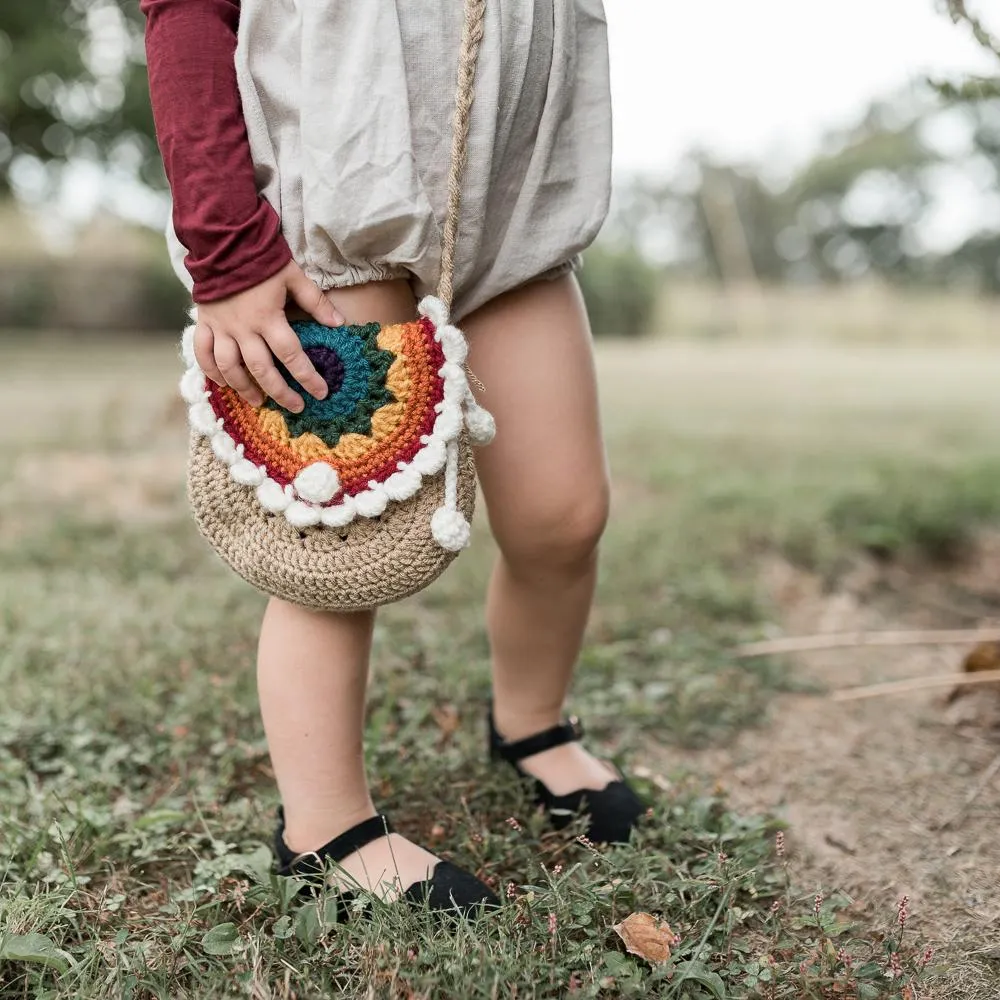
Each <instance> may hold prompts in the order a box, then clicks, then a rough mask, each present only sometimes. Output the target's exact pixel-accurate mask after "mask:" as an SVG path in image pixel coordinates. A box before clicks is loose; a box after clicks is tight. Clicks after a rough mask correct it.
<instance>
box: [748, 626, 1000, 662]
mask: <svg viewBox="0 0 1000 1000" xmlns="http://www.w3.org/2000/svg"><path fill="white" fill-rule="evenodd" d="M998 641H1000V628H978V629H976V628H973V629H944V630H940V631H917V632H828V633H824V634H819V635H792V636H783V637H782V638H780V639H764V640H763V641H761V642H748V643H745V644H744V645H742V646H738V647H737V649H736V655H737V656H738V657H740V658H741V659H749V658H751V657H754V656H772V655H774V654H775V653H808V652H812V651H814V650H822V649H854V648H857V647H858V646H962V645H972V644H974V643H979V642H998Z"/></svg>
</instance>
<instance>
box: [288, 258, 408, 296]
mask: <svg viewBox="0 0 1000 1000" xmlns="http://www.w3.org/2000/svg"><path fill="white" fill-rule="evenodd" d="M303 270H304V271H305V272H306V275H307V276H308V277H309V278H311V279H312V280H313V281H314V282H315V283H316V284H317V285H318V286H319V288H320V290H321V291H324V292H335V291H336V290H337V289H338V288H354V287H355V286H357V285H368V284H371V283H372V282H374V281H393V280H395V279H399V278H402V279H404V280H406V281H409V280H410V278H411V277H412V275H411V273H410V271H409V270H407V268H405V267H403V266H401V265H394V264H384V263H379V262H374V261H373V262H371V263H368V264H365V265H363V266H361V265H357V264H345V265H344V269H343V270H342V271H324V270H322V269H321V268H318V267H316V266H315V265H313V264H307V265H306V266H305V267H304V268H303Z"/></svg>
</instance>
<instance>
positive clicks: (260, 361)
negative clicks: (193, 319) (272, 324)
mask: <svg viewBox="0 0 1000 1000" xmlns="http://www.w3.org/2000/svg"><path fill="white" fill-rule="evenodd" d="M289 332H291V330H289ZM293 337H294V334H293ZM295 343H296V346H298V349H299V350H300V351H301V350H302V348H301V346H299V342H298V339H297V338H296V339H295ZM239 349H240V352H241V353H242V355H243V364H244V365H245V366H246V369H247V371H249V372H250V374H251V375H252V376H253V377H254V380H255V381H256V382H257V385H259V386H260V387H261V389H263V390H264V392H266V393H267V394H268V395H269V396H270V397H271V399H273V400H274V401H275V402H276V403H277V404H278V405H279V406H283V407H284V408H285V409H286V410H291V411H292V413H301V412H302V411H303V410H304V409H305V403H304V402H303V401H302V397H301V396H300V395H299V394H298V393H297V392H295V390H294V389H291V388H290V387H289V386H288V384H287V383H286V382H285V380H284V379H283V378H282V377H281V373H280V372H279V371H278V369H277V368H276V367H275V364H274V356H273V355H272V354H271V349H270V348H269V347H268V345H267V343H266V342H265V340H264V338H263V337H261V336H259V335H258V334H252V335H250V336H248V337H244V338H241V339H240V342H239ZM216 358H218V353H216ZM308 360H309V359H308V358H306V361H308ZM310 366H311V363H310ZM227 378H228V376H227ZM320 381H322V380H320ZM229 384H230V385H232V386H233V388H234V389H236V391H237V392H239V394H240V395H241V396H242V397H243V398H244V399H245V400H247V402H251V401H250V397H249V396H247V394H246V393H245V392H243V391H242V390H241V389H239V388H238V387H237V386H235V385H233V383H232V382H230V383H229ZM251 405H252V406H259V405H260V404H259V403H251Z"/></svg>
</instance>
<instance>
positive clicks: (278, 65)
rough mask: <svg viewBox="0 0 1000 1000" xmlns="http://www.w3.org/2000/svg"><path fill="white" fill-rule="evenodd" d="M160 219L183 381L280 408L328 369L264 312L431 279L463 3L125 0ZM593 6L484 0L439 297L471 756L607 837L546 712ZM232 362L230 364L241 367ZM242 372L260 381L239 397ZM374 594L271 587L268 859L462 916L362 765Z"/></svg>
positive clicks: (582, 386)
mask: <svg viewBox="0 0 1000 1000" xmlns="http://www.w3.org/2000/svg"><path fill="white" fill-rule="evenodd" d="M142 9H143V11H144V12H145V15H146V18H147V30H146V48H147V55H148V64H149V81H150V92H151V95H152V102H153V111H154V115H155V120H156V128H157V135H158V140H159V145H160V149H161V152H162V155H163V161H164V165H165V168H166V173H167V177H168V180H169V183H170V187H171V191H172V194H173V220H172V227H171V228H170V231H169V232H168V239H169V241H170V244H171V252H172V256H173V260H174V264H175V267H176V269H177V271H178V274H179V275H180V276H181V278H182V279H183V280H184V281H185V282H186V284H187V286H188V288H189V289H190V290H191V292H192V295H193V298H194V301H195V302H196V303H198V321H197V327H196V334H195V351H196V355H197V358H198V363H199V365H200V366H201V368H202V369H203V370H204V372H205V373H206V375H207V376H208V377H209V378H211V379H213V380H214V381H215V382H217V383H219V384H228V385H229V386H231V387H232V388H233V389H234V390H236V391H237V392H239V394H240V395H241V396H242V397H243V398H244V399H245V400H247V401H248V402H249V403H251V404H252V405H255V406H257V405H261V404H262V403H263V396H262V393H261V389H262V390H263V391H264V392H266V393H268V394H269V395H270V396H271V397H272V398H273V399H274V400H275V401H276V402H277V403H279V404H280V405H281V406H284V407H286V408H287V409H289V410H292V411H295V412H299V411H301V410H302V408H303V401H302V398H301V397H300V396H299V395H298V394H297V392H295V391H293V390H292V389H291V388H290V387H289V386H288V384H287V383H286V382H285V381H284V380H283V379H282V376H281V375H280V373H279V370H278V369H277V367H276V366H275V363H274V359H275V358H277V359H278V360H280V361H281V362H282V363H283V364H284V365H285V367H286V368H287V369H288V371H289V372H291V374H292V375H293V376H294V377H295V378H296V380H297V381H298V383H299V385H300V386H302V388H303V389H304V390H305V391H306V392H308V393H311V394H312V395H313V396H315V397H317V398H323V396H324V395H325V394H326V391H327V390H326V386H325V384H324V382H323V380H322V378H321V377H320V375H319V374H318V373H317V372H316V370H315V369H314V368H313V367H312V364H311V362H310V361H309V359H308V358H307V357H306V355H305V353H304V352H303V351H302V349H301V346H300V345H299V343H298V340H297V338H296V336H295V334H294V332H293V331H292V329H291V327H290V326H289V319H290V318H292V317H293V316H295V315H299V316H301V315H305V314H308V315H311V316H312V317H313V318H314V319H316V320H317V321H318V322H320V323H324V324H326V325H328V326H337V325H340V324H343V323H344V322H351V323H357V322H361V323H364V322H372V321H375V322H381V323H397V322H404V321H408V320H411V319H412V318H414V316H415V303H416V300H417V299H418V298H419V297H421V296H422V295H424V294H426V293H427V292H430V291H432V290H433V289H434V286H435V284H436V282H437V278H438V270H439V264H440V253H441V227H442V222H443V218H444V215H445V207H446V203H447V172H448V165H449V158H450V144H451V119H452V107H453V102H454V100H455V91H456V80H457V66H458V52H459V46H460V42H461V34H462V27H463V23H464V14H463V2H462V0H450V2H447V3H446V2H439V3H418V2H416V0H380V2H379V3H364V4H362V3H351V2H348V0H243V2H242V4H241V3H240V2H239V0H142ZM606 30H607V29H606V24H605V21H604V14H603V10H602V5H601V0H488V3H487V7H486V15H485V26H484V31H485V33H484V37H483V42H482V49H481V52H480V56H479V64H478V70H477V74H476V82H475V103H474V104H473V109H472V125H471V132H470V136H469V143H468V149H469V154H468V164H467V167H466V172H465V176H464V182H463V198H462V210H461V220H460V224H459V243H458V258H457V263H456V276H455V301H454V305H453V310H452V313H453V316H454V317H455V319H456V321H460V323H461V327H462V329H463V330H464V332H465V333H466V335H467V337H468V339H469V344H470V363H471V367H472V369H473V370H474V371H475V372H476V374H477V375H478V376H479V377H480V378H481V379H482V380H483V381H484V383H485V384H486V385H487V386H489V405H490V409H491V411H492V413H493V415H494V417H495V418H496V424H497V427H498V433H497V437H496V440H495V441H494V443H493V444H491V445H490V447H489V448H485V449H482V450H481V451H480V452H479V453H478V454H477V456H476V462H477V468H478V473H479V479H480V483H481V486H482V490H483V494H484V496H485V500H486V506H487V510H488V514H489V521H490V526H491V528H492V531H493V534H494V537H495V538H496V541H497V543H498V546H499V550H500V557H499V559H498V561H497V564H496V567H495V568H494V572H493V576H492V579H491V582H490V586H489V592H488V595H487V604H486V611H487V624H488V630H489V638H490V648H491V653H492V671H493V705H492V714H491V718H490V733H491V752H492V755H493V756H494V757H495V758H500V759H504V760H507V761H509V762H510V763H511V764H513V765H514V766H515V767H516V768H517V769H518V771H519V772H521V773H522V774H523V775H525V776H530V778H531V779H534V789H535V793H536V797H537V799H538V801H539V803H540V804H543V805H545V806H546V807H547V808H548V809H549V811H550V812H551V813H552V819H553V822H555V823H557V824H564V823H565V822H566V821H567V814H568V813H572V812H576V811H579V810H583V811H584V812H585V813H586V814H587V816H588V819H589V836H590V837H591V839H592V840H595V841H615V842H617V841H625V840H627V839H628V837H629V834H630V832H631V829H632V827H633V826H634V825H635V823H636V822H637V820H638V818H639V817H640V816H641V814H642V813H643V811H644V810H643V805H642V804H641V802H640V801H639V799H638V798H637V797H636V795H635V793H634V792H633V791H632V789H631V788H630V787H629V786H628V784H627V783H626V782H625V781H624V779H623V778H622V777H621V776H620V775H619V774H618V773H617V772H616V771H615V770H614V769H612V768H611V767H610V766H609V765H607V764H605V763H603V762H601V761H599V760H598V759H596V758H595V757H593V756H592V755H591V754H590V753H588V752H587V750H585V749H584V748H583V746H582V745H581V743H580V735H581V734H580V730H579V728H578V726H577V725H576V723H575V722H563V721H562V711H563V703H564V701H565V698H566V694H567V690H568V688H569V685H570V681H571V679H572V676H573V669H574V665H575V662H576V659H577V656H578V653H579V651H580V645H581V641H582V636H583V631H584V627H585V624H586V621H587V617H588V614H589V611H590V606H591V601H592V597H593V590H594V582H595V577H596V553H597V544H598V540H599V538H600V535H601V532H602V530H603V527H604V523H605V519H606V516H607V509H608V475H607V469H606V464H605V456H604V448H603V443H602V439H601V431H600V426H599V419H598V407H597V393H596V387H595V378H594V366H593V359H592V353H591V340H590V331H589V327H588V323H587V317H586V313H585V311H584V308H583V304H582V301H581V297H580V293H579V289H578V287H577V284H576V280H575V278H574V276H573V273H572V272H573V269H574V267H575V265H576V261H577V254H578V253H579V252H580V251H581V250H582V249H583V248H585V247H586V246H587V245H588V244H589V243H590V242H591V240H592V239H593V238H594V236H595V235H596V233H597V231H598V229H599V227H600V225H601V222H602V221H603V218H604V215H605V213H606V210H607V203H608V197H609V187H610V162H609V161H610V143H611V136H610V100H609V89H608V66H607V37H606ZM250 376H253V380H251V377H250ZM258 386H259V387H260V388H258ZM373 622H374V614H373V613H358V614H334V613H317V612H315V611H308V610H305V609H304V608H301V607H298V606H296V605H293V604H289V603H286V602H284V601H281V600H278V599H274V598H272V599H271V600H270V602H269V604H268V606H267V611H266V612H265V615H264V622H263V625H262V627H261V634H260V643H259V656H258V684H259V693H260V702H261V713H262V716H263V721H264V728H265V731H266V734H267V740H268V746H269V749H270V754H271V759H272V763H273V766H274V771H275V776H276V778H277V784H278V790H279V792H280V795H281V799H282V803H283V812H282V814H281V822H280V823H279V827H278V831H277V833H276V838H275V850H276V854H277V857H278V869H279V872H281V873H282V874H286V875H288V874H299V875H302V874H308V873H316V872H317V871H319V870H322V869H324V868H325V867H327V866H328V865H329V864H330V863H333V862H336V863H337V865H338V868H337V874H336V876H335V880H336V884H337V886H338V888H340V889H343V888H345V887H346V886H349V885H350V884H352V882H353V883H354V884H355V885H360V886H361V887H363V888H365V889H370V890H372V891H374V892H377V893H379V894H380V895H382V896H384V897H386V898H389V897H391V896H398V895H402V896H404V897H405V898H406V899H408V900H416V901H420V900H423V899H424V898H425V897H426V898H427V900H428V901H429V904H430V905H431V906H432V907H434V908H442V909H443V908H451V907H458V909H460V910H461V911H463V912H471V911H472V910H474V909H475V908H477V907H478V906H480V905H482V904H487V905H496V904H497V902H498V901H497V899H496V897H495V896H494V895H493V894H492V893H491V892H490V890H489V889H488V888H487V887H486V886H485V885H483V884H482V883H481V882H480V881H479V880H478V879H476V878H475V877H473V876H472V875H471V874H469V873H467V872H463V871H461V870H460V869H458V868H456V867H454V866H453V865H450V864H448V863H445V862H439V860H438V859H437V858H436V857H435V856H434V855H433V854H431V853H429V852H428V851H426V850H424V849H423V848H421V847H419V846H418V845H416V844H414V843H411V842H410V841H408V840H405V839H404V838H402V837H400V836H399V835H398V834H395V833H392V832H390V828H389V827H388V823H387V821H386V820H385V819H384V817H381V816H379V815H378V814H377V813H376V810H375V806H374V804H373V802H372V799H371V797H370V794H369V790H368V785H367V783H366V779H365V774H364V766H363V752H362V725H363V718H364V698H365V687H366V680H367V675H368V659H369V652H370V648H371V637H372V627H373Z"/></svg>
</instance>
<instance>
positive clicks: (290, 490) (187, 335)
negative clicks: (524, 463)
mask: <svg viewBox="0 0 1000 1000" xmlns="http://www.w3.org/2000/svg"><path fill="white" fill-rule="evenodd" d="M484 9H485V0H466V5H465V25H464V30H463V37H462V46H461V57H460V65H459V74H458V94H457V98H456V102H455V114H454V123H453V136H452V151H451V168H450V173H449V179H448V193H449V197H448V209H447V216H446V220H445V227H444V231H443V237H442V254H441V279H440V285H439V287H438V292H437V295H436V296H427V297H426V298H424V299H423V300H422V301H421V302H420V304H419V319H416V320H415V321H413V322H410V323H402V324H397V325H393V326H380V325H379V324H378V323H368V324H365V325H362V326H354V325H350V326H341V327H336V328H333V327H326V326H322V325H320V324H319V323H316V322H313V321H304V322H295V323H293V324H292V326H293V329H295V332H296V334H297V335H298V337H299V339H300V341H301V343H302V346H303V348H304V349H305V352H306V354H307V355H309V357H310V358H311V360H312V361H313V364H314V365H315V366H316V368H317V370H318V371H319V372H320V374H322V375H323V376H324V378H325V379H326V382H327V384H328V386H329V394H328V396H327V397H326V399H323V400H317V399H314V398H312V397H311V396H309V395H308V394H307V393H305V392H302V396H303V399H304V400H305V404H306V405H305V409H304V411H303V412H302V413H298V414H293V413H291V412H290V411H288V410H285V409H283V408H282V407H280V406H278V405H277V404H276V403H274V402H273V401H272V400H266V401H265V403H264V404H263V405H262V406H259V407H253V406H250V405H249V404H248V403H246V402H244V401H243V400H242V399H241V398H240V397H239V396H238V395H237V394H236V392H235V391H233V390H232V389H230V388H228V387H221V388H220V387H219V386H217V385H215V384H214V383H213V382H211V381H210V380H208V379H206V377H205V375H204V373H203V372H202V371H201V369H200V368H199V367H198V364H197V362H196V360H195V357H194V349H193V341H194V327H193V326H190V327H188V329H187V330H185V332H184V338H183V343H182V353H183V356H184V360H185V363H186V365H187V370H186V371H185V373H184V376H183V378H182V379H181V395H182V396H183V398H184V400H185V402H186V403H187V404H188V415H189V422H190V425H191V444H190V452H189V460H188V496H189V499H190V502H191V507H192V509H193V512H194V516H195V519H196V521H197V524H198V527H199V529H200V530H201V532H202V534H203V535H204V536H205V537H206V538H207V539H208V541H209V543H210V544H211V545H212V546H213V547H214V549H215V551H216V552H217V553H218V554H219V555H220V556H221V557H222V559H223V560H224V561H225V562H226V563H228V565H229V566H230V567H231V568H232V569H233V570H235V571H236V572H237V573H238V574H239V575H240V576H242V577H243V578H244V579H245V580H247V581H248V582H249V583H251V584H253V585H254V586H255V587H257V588H258V589H260V590H262V591H264V592H266V593H268V594H272V595H274V596H277V597H281V598H284V599H285V600H288V601H292V602H294V603H296V604H301V605H305V606H307V607H312V608H322V609H327V610H338V611H355V610H361V609H365V608H373V607H377V606H378V605H382V604H388V603H390V602H392V601H396V600H400V599H401V598H404V597H407V596H409V595H410V594H413V593H416V592H417V591H419V590H421V589H422V588H423V587H425V586H427V585H428V584H429V583H431V582H432V581H433V580H435V579H436V578H437V577H438V576H439V575H440V574H441V573H442V572H443V571H444V569H445V568H446V567H447V566H448V564H449V563H450V562H451V561H452V560H453V559H454V558H455V556H456V555H457V554H458V552H459V551H460V550H461V549H463V548H464V547H465V546H466V545H467V544H468V541H469V520H470V519H471V516H472V511H473V504H474V501H475V492H476V477H475V466H474V464H473V461H472V454H471V450H470V444H486V443H488V442H489V441H490V440H491V439H492V437H493V430H494V428H493V419H492V417H491V416H490V415H489V413H487V412H486V411H485V410H484V409H482V408H481V407H480V406H478V405H477V404H476V401H475V399H474V398H473V395H472V392H471V390H470V388H469V384H468V379H467V371H466V368H465V360H466V353H467V347H466V341H465V337H464V336H463V335H462V333H461V332H460V331H459V330H458V329H456V328H455V327H454V326H452V325H451V324H450V323H449V309H450V306H451V301H452V284H453V278H454V267H455V244H456V240H457V235H458V218H459V207H460V200H461V181H462V174H463V171H464V167H465V160H466V146H467V140H468V134H469V119H470V111H471V107H472V101H473V91H474V80H475V72H476V62H477V58H478V53H479V47H480V43H481V41H482V36H483V22H484ZM283 374H284V375H285V376H286V378H288V379H289V381H290V384H291V385H293V387H294V388H296V389H297V390H299V389H300V387H299V386H298V385H297V383H295V381H294V380H293V379H291V377H290V376H289V375H288V373H287V372H283Z"/></svg>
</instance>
